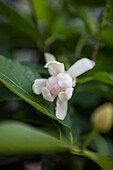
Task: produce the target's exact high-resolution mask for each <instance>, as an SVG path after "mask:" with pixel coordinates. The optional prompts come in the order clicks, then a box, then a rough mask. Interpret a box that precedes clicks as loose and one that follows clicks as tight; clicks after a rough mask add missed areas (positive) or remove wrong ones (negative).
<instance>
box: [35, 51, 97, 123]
mask: <svg viewBox="0 0 113 170" xmlns="http://www.w3.org/2000/svg"><path fill="white" fill-rule="evenodd" d="M45 59H46V62H47V64H46V65H45V68H48V71H49V73H50V75H51V77H50V78H48V79H36V80H35V81H34V84H33V91H34V92H35V93H36V94H37V95H39V94H41V93H42V96H43V98H44V99H46V100H48V101H50V102H53V101H54V99H55V98H56V97H57V96H58V98H57V101H56V117H57V118H59V119H61V120H63V119H64V118H65V116H66V113H67V108H68V106H67V101H68V100H69V99H70V98H71V96H72V93H73V87H75V85H76V77H78V76H79V75H81V74H83V73H84V72H86V71H88V70H90V69H92V68H93V67H94V66H95V62H94V61H91V60H89V59H87V58H82V59H80V60H78V61H77V62H76V63H75V64H73V65H72V66H71V67H70V68H69V70H68V71H65V69H64V64H63V63H60V62H57V61H56V59H55V57H54V56H53V55H52V54H49V53H45Z"/></svg>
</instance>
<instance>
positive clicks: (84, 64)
mask: <svg viewBox="0 0 113 170" xmlns="http://www.w3.org/2000/svg"><path fill="white" fill-rule="evenodd" d="M94 66H95V62H94V61H92V60H89V59H87V58H82V59H80V60H78V61H77V62H76V63H75V64H73V65H72V66H71V67H70V68H69V70H68V71H67V72H68V74H69V75H70V76H71V77H78V76H79V75H81V74H83V73H84V72H86V71H88V70H91V69H92V68H93V67H94Z"/></svg>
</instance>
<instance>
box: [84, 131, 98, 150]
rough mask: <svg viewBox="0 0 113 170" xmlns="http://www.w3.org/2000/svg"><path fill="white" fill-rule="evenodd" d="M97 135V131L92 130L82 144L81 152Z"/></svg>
mask: <svg viewBox="0 0 113 170" xmlns="http://www.w3.org/2000/svg"><path fill="white" fill-rule="evenodd" d="M97 133H98V130H97V129H95V128H94V129H93V130H92V131H91V132H90V133H89V134H88V136H87V138H86V140H85V142H84V144H83V147H82V149H81V150H82V152H83V151H84V150H85V149H86V148H87V146H88V145H89V143H90V142H91V140H92V139H93V138H94V137H95V135H96V134H97Z"/></svg>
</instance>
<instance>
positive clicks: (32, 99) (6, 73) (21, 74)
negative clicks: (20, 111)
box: [0, 56, 70, 131]
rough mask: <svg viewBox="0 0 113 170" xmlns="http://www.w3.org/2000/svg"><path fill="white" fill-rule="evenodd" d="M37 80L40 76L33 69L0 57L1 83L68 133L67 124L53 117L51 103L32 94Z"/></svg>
mask: <svg viewBox="0 0 113 170" xmlns="http://www.w3.org/2000/svg"><path fill="white" fill-rule="evenodd" d="M37 78H40V76H39V74H38V73H37V70H35V69H34V68H32V67H30V66H28V65H24V64H21V63H19V62H17V61H13V60H10V59H6V58H4V57H3V56H0V80H1V82H2V83H3V84H4V85H5V86H6V87H8V88H9V89H10V90H11V91H13V92H14V93H16V94H17V95H18V96H20V97H21V98H23V99H24V100H25V101H27V102H28V103H29V104H31V105H32V106H34V107H35V108H36V109H38V110H39V111H41V112H42V113H44V114H46V115H47V116H49V117H50V118H53V119H54V120H57V121H58V123H60V124H61V125H63V126H65V128H66V129H67V130H68V131H70V128H69V127H68V125H67V124H65V123H63V122H62V121H60V120H59V119H57V118H56V117H55V116H54V105H53V103H51V104H50V102H47V101H46V100H45V99H44V98H43V97H42V96H41V95H36V94H34V92H33V90H32V85H33V82H34V80H35V79H37Z"/></svg>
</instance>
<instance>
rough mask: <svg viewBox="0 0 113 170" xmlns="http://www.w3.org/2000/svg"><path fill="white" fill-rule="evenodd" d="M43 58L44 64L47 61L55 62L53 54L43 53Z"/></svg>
mask: <svg viewBox="0 0 113 170" xmlns="http://www.w3.org/2000/svg"><path fill="white" fill-rule="evenodd" d="M44 57H45V60H46V63H48V62H49V61H56V59H55V57H54V55H53V54H50V53H44Z"/></svg>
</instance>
